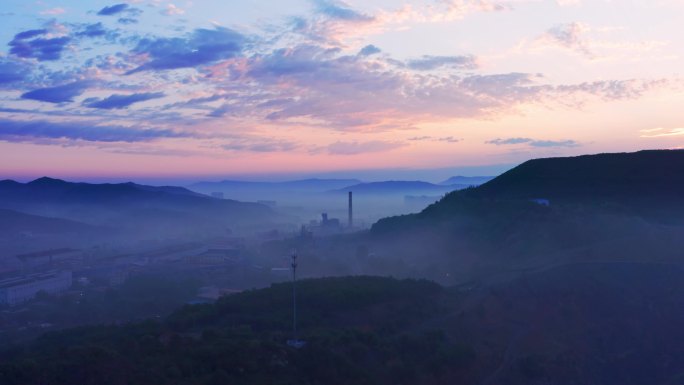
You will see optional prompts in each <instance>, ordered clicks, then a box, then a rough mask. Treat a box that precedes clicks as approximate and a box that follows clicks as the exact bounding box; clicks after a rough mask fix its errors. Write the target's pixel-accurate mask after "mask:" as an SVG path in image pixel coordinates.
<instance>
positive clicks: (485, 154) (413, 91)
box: [0, 0, 684, 179]
mask: <svg viewBox="0 0 684 385" xmlns="http://www.w3.org/2000/svg"><path fill="white" fill-rule="evenodd" d="M683 11H684V1H679V0H656V1H638V0H633V1H610V0H594V1H586V0H500V1H497V0H422V1H403V2H399V1H386V0H382V1H380V0H374V1H363V2H362V1H352V0H349V1H346V2H342V1H334V0H301V1H299V0H297V1H278V2H273V1H250V2H244V1H242V2H237V1H218V0H196V1H166V0H138V1H128V2H108V1H88V2H84V1H56V0H55V1H37V2H34V1H29V2H26V1H15V0H5V1H3V3H2V5H0V21H1V22H2V25H3V27H2V28H1V29H0V41H1V42H3V43H2V45H0V176H4V177H7V178H20V179H26V178H31V177H35V176H41V175H52V176H58V177H64V178H71V179H88V178H91V179H92V178H124V179H126V178H130V179H142V178H148V179H150V178H162V179H163V178H179V177H183V178H186V177H189V176H192V175H198V176H202V177H203V178H206V177H214V176H215V177H222V176H234V177H239V176H244V177H252V178H253V177H254V176H255V175H256V176H258V175H262V176H269V177H275V176H277V175H346V173H348V172H349V171H353V172H358V173H363V172H362V170H367V172H366V173H367V174H368V175H380V176H381V175H382V171H381V170H388V171H387V175H388V176H389V175H395V174H392V173H393V172H394V171H390V170H409V171H406V172H408V173H410V172H411V171H410V170H424V169H435V170H445V169H447V170H454V171H457V170H462V171H465V172H466V173H467V171H468V170H472V172H473V173H477V171H480V170H483V168H482V167H488V166H492V165H494V169H496V168H497V167H498V169H502V168H504V167H506V166H500V165H512V164H516V163H519V162H521V161H524V160H526V159H529V158H532V157H544V156H560V155H575V154H583V153H595V152H611V151H633V150H638V149H644V148H680V147H681V146H684V128H683V127H684V122H682V121H681V119H682V118H681V114H680V113H679V109H680V106H681V105H682V102H684V92H683V90H682V78H681V72H680V69H681V68H682V65H684V60H682V52H684V41H682V39H681V37H680V36H681V33H682V32H684V31H682V29H683V27H681V26H682V25H684V12H683ZM496 165H499V166H496ZM485 169H487V168H485ZM490 169H492V168H490ZM378 170H380V171H378ZM378 172H379V174H378ZM401 172H402V173H404V172H405V171H401ZM440 172H441V171H440ZM416 174H420V172H416ZM402 175H403V174H402ZM440 175H441V174H440ZM380 176H378V178H379V177H380ZM440 177H441V176H440Z"/></svg>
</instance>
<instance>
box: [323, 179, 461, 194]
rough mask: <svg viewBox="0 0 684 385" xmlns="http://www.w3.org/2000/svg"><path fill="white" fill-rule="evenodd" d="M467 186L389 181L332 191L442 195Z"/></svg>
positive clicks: (360, 184)
mask: <svg viewBox="0 0 684 385" xmlns="http://www.w3.org/2000/svg"><path fill="white" fill-rule="evenodd" d="M464 187H467V185H451V186H441V185H436V184H432V183H428V182H421V181H387V182H371V183H359V184H355V185H352V186H346V187H345V188H342V189H337V190H333V191H331V192H332V193H343V192H348V191H351V192H353V193H354V194H367V195H402V196H403V195H425V194H426V195H441V194H445V193H448V192H451V191H454V190H457V189H460V188H464Z"/></svg>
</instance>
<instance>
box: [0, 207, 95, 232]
mask: <svg viewBox="0 0 684 385" xmlns="http://www.w3.org/2000/svg"><path fill="white" fill-rule="evenodd" d="M96 230H97V229H96V228H94V227H93V226H90V225H87V224H85V223H80V222H76V221H71V220H67V219H60V218H47V217H41V216H37V215H30V214H24V213H20V212H18V211H14V210H6V209H0V233H2V235H3V236H7V235H12V234H20V233H26V234H31V235H35V234H65V233H81V234H83V233H84V232H92V231H96Z"/></svg>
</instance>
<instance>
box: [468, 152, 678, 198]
mask: <svg viewBox="0 0 684 385" xmlns="http://www.w3.org/2000/svg"><path fill="white" fill-rule="evenodd" d="M476 195H477V196H480V197H489V198H498V199H549V200H552V201H561V202H573V201H597V200H618V201H619V200H628V201H631V200H654V199H656V198H667V199H677V200H682V199H681V197H682V196H684V150H651V151H639V152H634V153H620V154H599V155H584V156H578V157H568V158H547V159H534V160H530V161H527V162H525V163H523V164H521V165H520V166H518V167H515V168H513V169H512V170H510V171H508V172H506V173H504V174H502V175H501V176H499V177H497V178H495V179H493V180H491V181H489V182H487V183H485V184H483V185H482V186H480V187H479V188H477V189H476Z"/></svg>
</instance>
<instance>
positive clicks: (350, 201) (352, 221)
mask: <svg viewBox="0 0 684 385" xmlns="http://www.w3.org/2000/svg"><path fill="white" fill-rule="evenodd" d="M352 207H353V206H352V192H351V191H350V192H349V222H348V223H349V228H352V227H353V226H354V212H353V208H352Z"/></svg>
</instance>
